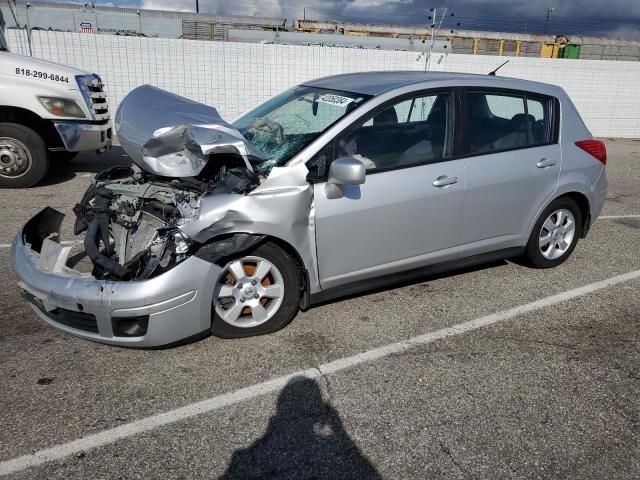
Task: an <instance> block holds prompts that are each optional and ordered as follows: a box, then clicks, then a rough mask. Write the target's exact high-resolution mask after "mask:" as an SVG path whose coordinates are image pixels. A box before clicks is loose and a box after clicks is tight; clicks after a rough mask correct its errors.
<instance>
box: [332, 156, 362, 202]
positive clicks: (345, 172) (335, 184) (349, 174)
mask: <svg viewBox="0 0 640 480" xmlns="http://www.w3.org/2000/svg"><path fill="white" fill-rule="evenodd" d="M365 179H366V168H365V166H364V164H363V163H362V162H361V161H360V160H356V159H355V158H351V157H341V158H338V159H336V160H334V161H333V162H332V163H331V166H330V167H329V177H328V179H327V184H326V188H325V192H326V194H327V198H330V199H333V198H342V197H344V196H345V195H347V193H348V192H347V190H348V188H347V187H349V186H355V185H361V184H363V183H364V182H365ZM347 196H349V195H347Z"/></svg>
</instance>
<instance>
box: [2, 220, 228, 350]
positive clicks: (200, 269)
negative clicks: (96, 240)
mask: <svg viewBox="0 0 640 480" xmlns="http://www.w3.org/2000/svg"><path fill="white" fill-rule="evenodd" d="M63 218H64V215H63V214H62V213H60V212H58V211H56V210H54V209H52V208H46V209H44V210H42V211H41V212H40V213H38V214H37V215H36V216H35V217H33V218H32V219H31V220H30V221H29V222H27V223H26V224H25V226H24V227H23V228H22V230H21V231H20V232H19V233H18V235H17V236H16V238H15V239H14V241H13V244H12V246H11V256H12V261H13V265H14V268H15V271H16V273H17V275H18V278H19V286H20V287H21V288H22V289H23V290H24V297H25V299H26V300H27V301H28V302H29V303H30V304H31V306H32V308H33V310H34V312H35V313H36V314H37V315H38V316H39V317H40V318H42V319H43V320H44V321H45V322H47V323H48V324H49V325H51V326H53V327H55V328H57V329H59V330H63V331H65V332H67V333H70V334H73V335H76V336H79V337H83V338H86V339H88V340H93V341H97V342H102V343H109V344H112V345H121V346H130V347H159V346H165V345H169V344H174V343H178V342H180V341H182V340H185V339H187V338H191V337H196V336H198V335H200V334H201V333H202V332H205V331H207V330H208V329H209V328H210V326H211V302H212V298H213V286H214V285H215V282H216V280H217V278H218V275H219V274H220V271H221V268H220V267H219V266H217V265H214V264H212V263H209V262H207V261H205V260H202V259H200V258H197V257H189V258H187V259H186V260H185V261H183V262H182V263H180V264H179V265H177V266H176V267H174V268H173V269H171V270H169V271H167V272H165V273H163V274H161V275H158V276H156V277H154V278H151V279H148V280H142V281H113V280H98V279H96V278H95V277H93V276H92V275H91V274H88V273H80V272H78V271H76V270H74V269H72V268H69V267H68V266H67V265H66V264H67V257H68V256H69V252H70V251H71V248H72V247H73V245H66V244H65V245H61V244H60V243H59V242H58V232H59V228H60V225H61V223H62V219H63ZM77 243H80V242H77Z"/></svg>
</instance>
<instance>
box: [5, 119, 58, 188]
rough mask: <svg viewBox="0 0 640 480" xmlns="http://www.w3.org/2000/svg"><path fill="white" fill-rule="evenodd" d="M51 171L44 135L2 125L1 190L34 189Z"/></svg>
mask: <svg viewBox="0 0 640 480" xmlns="http://www.w3.org/2000/svg"><path fill="white" fill-rule="evenodd" d="M48 171H49V152H47V146H46V144H45V143H44V140H43V139H42V137H40V135H38V134H37V133H36V132H34V131H33V130H31V129H30V128H28V127H25V126H24V125H19V124H17V123H0V187H4V188H23V187H32V186H33V185H35V184H36V183H38V182H39V181H40V180H42V179H43V178H44V177H45V176H46V175H47V172H48Z"/></svg>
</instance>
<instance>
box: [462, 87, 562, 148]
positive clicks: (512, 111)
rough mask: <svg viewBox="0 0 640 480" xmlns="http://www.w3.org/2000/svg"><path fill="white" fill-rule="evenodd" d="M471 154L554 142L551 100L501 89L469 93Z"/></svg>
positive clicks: (468, 117)
mask: <svg viewBox="0 0 640 480" xmlns="http://www.w3.org/2000/svg"><path fill="white" fill-rule="evenodd" d="M465 106H466V115H465V117H466V125H467V128H466V137H467V138H466V146H465V150H466V153H467V154H484V153H492V152H501V151H506V150H514V149H518V148H525V147H530V146H536V145H545V144H548V143H551V101H550V99H549V98H547V97H542V96H537V95H527V94H524V93H523V94H511V93H506V92H505V93H501V92H474V91H469V92H467V93H466V94H465Z"/></svg>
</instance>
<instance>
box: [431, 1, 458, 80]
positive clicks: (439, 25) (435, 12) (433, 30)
mask: <svg viewBox="0 0 640 480" xmlns="http://www.w3.org/2000/svg"><path fill="white" fill-rule="evenodd" d="M431 12H433V13H432V15H431V16H430V17H429V20H431V41H430V42H429V46H428V47H427V48H426V49H425V53H424V55H425V58H424V71H425V72H426V71H428V70H429V61H430V60H431V52H432V51H433V46H434V45H435V43H436V34H437V33H438V32H440V28H442V22H443V21H444V17H445V15H446V14H447V8H446V7H445V8H444V11H443V12H442V16H441V17H440V22H438V17H437V15H438V9H437V8H432V9H431ZM451 15H452V16H453V14H451ZM436 27H437V28H436Z"/></svg>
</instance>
